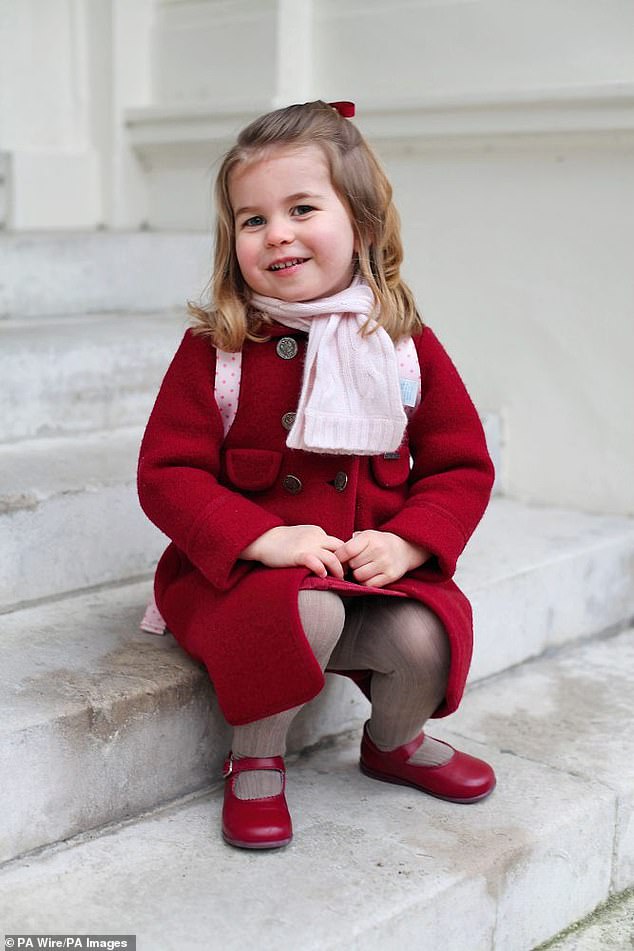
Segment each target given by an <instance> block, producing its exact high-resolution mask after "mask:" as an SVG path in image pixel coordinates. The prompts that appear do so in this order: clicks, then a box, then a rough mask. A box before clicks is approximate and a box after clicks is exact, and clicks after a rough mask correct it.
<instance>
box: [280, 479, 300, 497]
mask: <svg viewBox="0 0 634 951" xmlns="http://www.w3.org/2000/svg"><path fill="white" fill-rule="evenodd" d="M282 485H283V486H284V488H285V489H286V491H287V492H290V493H291V495H297V493H298V492H301V491H302V488H303V487H302V480H301V479H298V478H297V476H294V475H285V476H284V478H283V480H282Z"/></svg>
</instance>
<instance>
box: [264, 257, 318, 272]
mask: <svg viewBox="0 0 634 951" xmlns="http://www.w3.org/2000/svg"><path fill="white" fill-rule="evenodd" d="M308 260H309V258H284V260H283V261H274V262H273V264H270V265H269V267H268V268H267V271H288V270H289V269H290V268H294V267H298V265H300V264H304V263H305V262H306V261H308Z"/></svg>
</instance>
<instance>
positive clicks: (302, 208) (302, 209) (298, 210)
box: [292, 205, 315, 217]
mask: <svg viewBox="0 0 634 951" xmlns="http://www.w3.org/2000/svg"><path fill="white" fill-rule="evenodd" d="M314 210H315V209H314V208H313V206H312V205H295V207H294V208H293V212H292V213H293V215H295V217H301V216H302V215H308V214H310V212H311V211H314Z"/></svg>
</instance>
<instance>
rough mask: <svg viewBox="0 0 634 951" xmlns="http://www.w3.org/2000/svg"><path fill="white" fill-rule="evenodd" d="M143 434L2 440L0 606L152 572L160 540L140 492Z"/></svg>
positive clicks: (118, 432)
mask: <svg viewBox="0 0 634 951" xmlns="http://www.w3.org/2000/svg"><path fill="white" fill-rule="evenodd" d="M141 432H142V430H141V429H140V428H139V427H132V428H127V429H121V430H116V431H114V432H100V433H91V434H84V435H82V436H81V438H77V437H61V438H58V439H36V440H31V441H26V442H22V443H14V444H8V445H4V446H0V535H1V536H2V558H1V559H0V610H2V608H5V609H6V608H7V607H10V606H12V605H15V604H20V603H23V602H30V601H35V600H38V599H43V598H48V597H54V596H58V595H60V594H64V593H66V592H69V591H74V590H80V589H83V588H87V587H91V586H94V585H100V584H105V583H110V582H114V581H122V580H124V579H127V578H130V577H134V576H139V575H147V574H148V573H149V572H150V571H152V570H153V567H154V565H155V564H156V560H157V558H158V556H159V554H160V553H161V551H162V550H163V549H164V548H165V545H166V540H165V538H164V537H163V536H162V535H161V533H160V532H159V531H158V530H157V529H155V528H154V526H153V525H151V523H150V522H149V521H148V520H147V519H146V518H145V516H144V514H143V512H142V511H141V509H140V507H139V503H138V500H137V497H136V486H135V470H136V459H137V456H138V451H139V445H140V441H141Z"/></svg>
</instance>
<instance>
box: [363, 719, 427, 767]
mask: <svg viewBox="0 0 634 951" xmlns="http://www.w3.org/2000/svg"><path fill="white" fill-rule="evenodd" d="M365 738H366V741H367V742H368V743H369V744H370V745H371V746H372V747H373V748H374V749H375V750H376V752H377V753H378V754H379V755H380V756H392V757H394V759H399V760H402V762H403V763H406V762H407V761H408V759H409V758H410V756H413V755H414V753H415V752H416V750H417V749H418V747H419V746H420V745H421V743H422V742H423V740H424V739H425V733H424V732H423V731H422V730H421V732H420V733H419V734H418V736H415V737H414V739H413V740H410V741H409V743H403V745H402V746H397V747H396V748H395V749H393V750H387V751H386V750H380V749H379V748H378V746H377V745H376V743H374V742H373V740H372V738H371V736H370V732H369V730H368V724H367V723H366V725H365Z"/></svg>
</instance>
